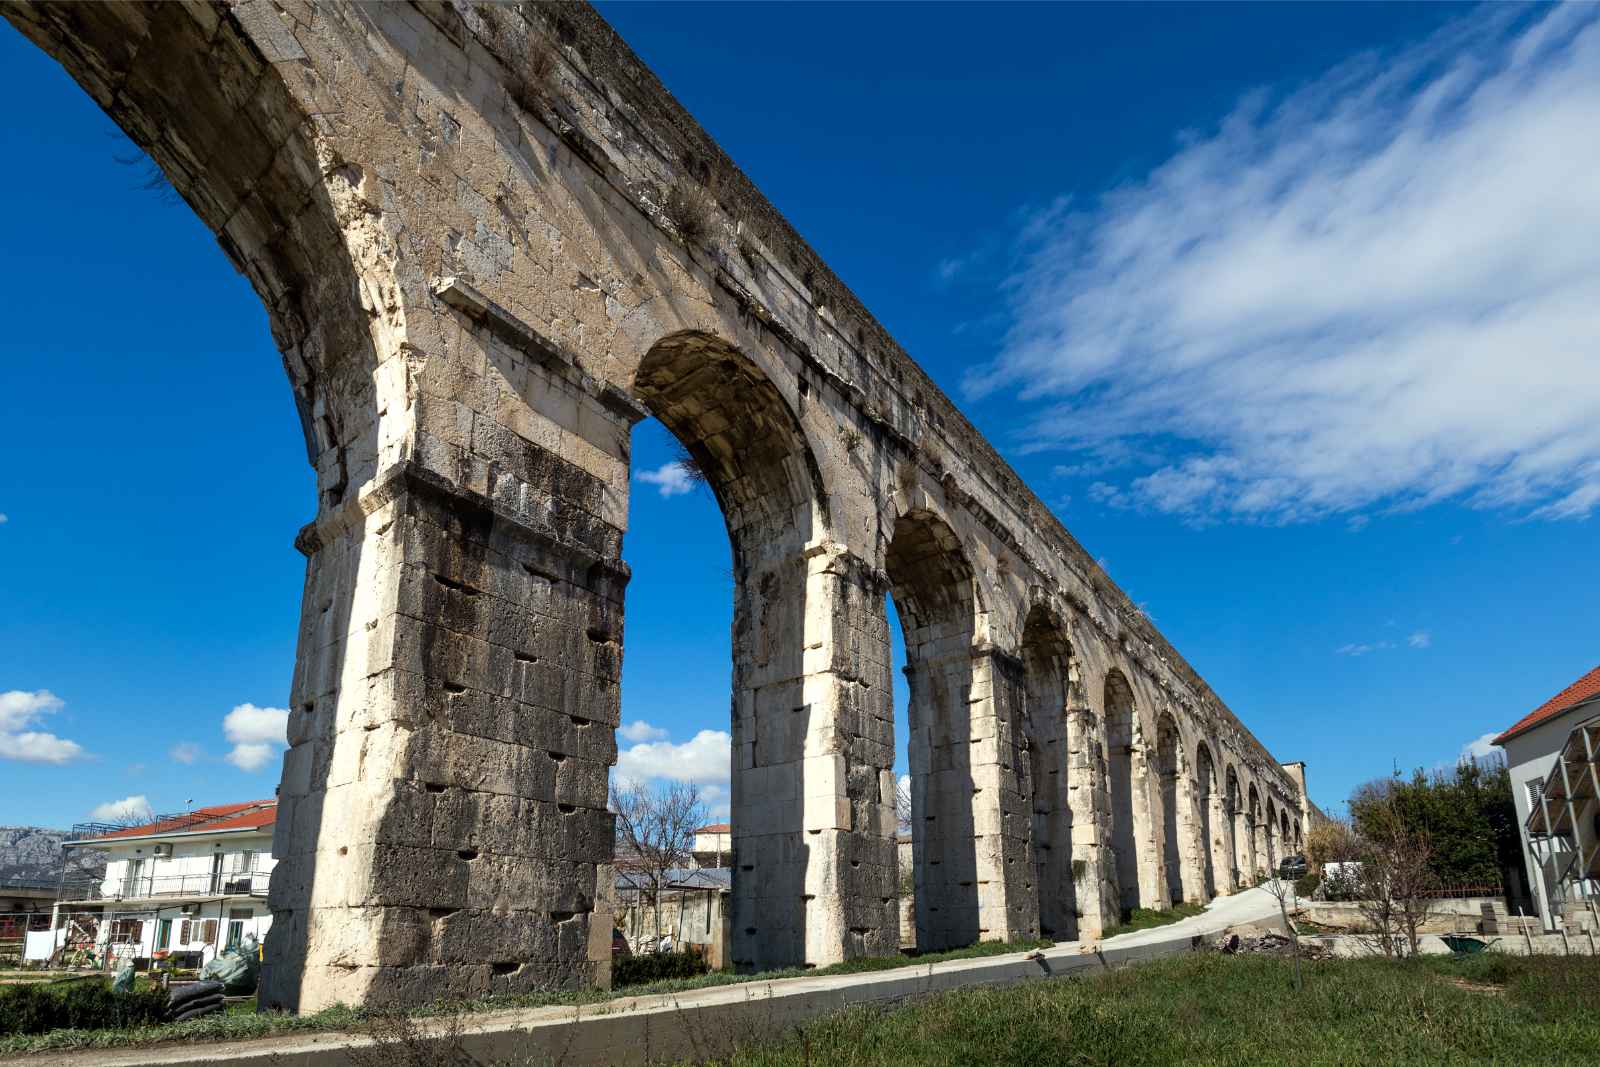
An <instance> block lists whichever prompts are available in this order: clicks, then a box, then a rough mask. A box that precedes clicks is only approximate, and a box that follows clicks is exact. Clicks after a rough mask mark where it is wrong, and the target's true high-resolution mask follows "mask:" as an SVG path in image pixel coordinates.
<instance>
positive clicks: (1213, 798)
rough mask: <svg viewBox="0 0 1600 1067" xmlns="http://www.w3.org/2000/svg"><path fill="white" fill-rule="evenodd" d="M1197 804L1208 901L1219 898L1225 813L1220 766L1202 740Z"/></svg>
mask: <svg viewBox="0 0 1600 1067" xmlns="http://www.w3.org/2000/svg"><path fill="white" fill-rule="evenodd" d="M1194 768H1195V773H1194V777H1195V801H1196V805H1197V807H1198V808H1199V813H1200V819H1199V826H1198V827H1197V830H1198V833H1199V836H1200V862H1201V865H1202V868H1201V874H1202V879H1203V884H1204V887H1205V894H1206V897H1207V899H1210V898H1211V897H1214V896H1216V895H1217V894H1218V893H1219V892H1220V889H1219V888H1218V886H1219V879H1218V877H1217V875H1218V862H1217V857H1218V855H1219V854H1220V851H1221V846H1222V844H1223V841H1222V836H1221V828H1222V825H1223V820H1224V818H1225V816H1224V814H1223V810H1222V801H1223V798H1222V790H1221V788H1220V787H1219V784H1218V782H1217V764H1216V760H1215V759H1213V758H1212V755H1211V746H1210V745H1208V744H1206V743H1205V742H1204V741H1201V742H1200V743H1199V744H1198V745H1196V746H1195V753H1194Z"/></svg>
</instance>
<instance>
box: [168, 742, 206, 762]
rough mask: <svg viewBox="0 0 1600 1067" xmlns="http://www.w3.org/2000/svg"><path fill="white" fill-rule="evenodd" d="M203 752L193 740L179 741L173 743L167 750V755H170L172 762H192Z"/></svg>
mask: <svg viewBox="0 0 1600 1067" xmlns="http://www.w3.org/2000/svg"><path fill="white" fill-rule="evenodd" d="M204 754H205V753H204V752H203V751H202V750H201V748H200V746H199V745H197V744H195V743H194V742H193V741H181V742H179V743H178V744H176V745H173V746H172V748H171V749H170V750H169V751H168V752H167V755H169V756H171V757H172V760H173V762H175V763H183V764H189V763H193V762H195V761H196V760H198V759H199V758H200V757H201V756H202V755H204Z"/></svg>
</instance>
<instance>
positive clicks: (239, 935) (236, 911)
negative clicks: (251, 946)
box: [228, 908, 256, 948]
mask: <svg viewBox="0 0 1600 1067" xmlns="http://www.w3.org/2000/svg"><path fill="white" fill-rule="evenodd" d="M255 917H256V913H255V912H253V911H251V910H250V909H249V908H229V909H228V947H229V948H238V947H239V942H240V941H242V940H244V924H245V922H246V921H247V920H249V919H253V918H255Z"/></svg>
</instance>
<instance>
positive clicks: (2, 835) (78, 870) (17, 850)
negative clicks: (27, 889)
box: [0, 826, 106, 883]
mask: <svg viewBox="0 0 1600 1067" xmlns="http://www.w3.org/2000/svg"><path fill="white" fill-rule="evenodd" d="M70 836H71V835H70V834H69V833H68V832H67V831H66V830H50V829H46V828H45V827H42V826H0V883H4V882H9V881H13V880H16V881H22V882H56V881H60V879H61V868H62V866H63V862H65V863H67V864H70V866H71V868H72V873H73V875H74V876H75V877H76V876H78V875H85V874H92V873H98V872H102V871H104V870H105V865H106V861H105V856H104V855H102V854H100V853H96V852H90V851H86V850H82V849H74V850H73V851H72V852H71V854H70V856H69V858H68V859H67V860H66V861H63V859H62V854H61V842H63V841H65V840H67V839H68V838H69V837H70Z"/></svg>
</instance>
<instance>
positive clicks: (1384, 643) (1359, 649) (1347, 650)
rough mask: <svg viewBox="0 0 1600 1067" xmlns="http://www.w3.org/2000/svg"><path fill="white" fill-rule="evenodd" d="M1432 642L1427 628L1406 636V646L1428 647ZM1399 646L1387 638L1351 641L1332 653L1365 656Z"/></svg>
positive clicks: (1387, 624)
mask: <svg viewBox="0 0 1600 1067" xmlns="http://www.w3.org/2000/svg"><path fill="white" fill-rule="evenodd" d="M1384 625H1385V626H1394V625H1396V623H1395V622H1394V620H1393V619H1391V620H1389V621H1388V622H1387V623H1385V624H1384ZM1432 644H1433V635H1432V634H1430V633H1429V632H1428V631H1427V630H1413V631H1412V632H1411V634H1410V636H1408V637H1407V638H1406V647H1407V648H1417V649H1421V648H1428V647H1430V646H1431V645H1432ZM1399 647H1400V646H1399V645H1398V644H1397V643H1396V642H1394V641H1389V640H1377V641H1352V642H1350V643H1349V644H1345V645H1340V646H1339V647H1338V648H1336V649H1334V650H1333V654H1334V655H1336V656H1365V655H1368V654H1370V653H1373V652H1388V651H1391V650H1393V649H1396V648H1399Z"/></svg>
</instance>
